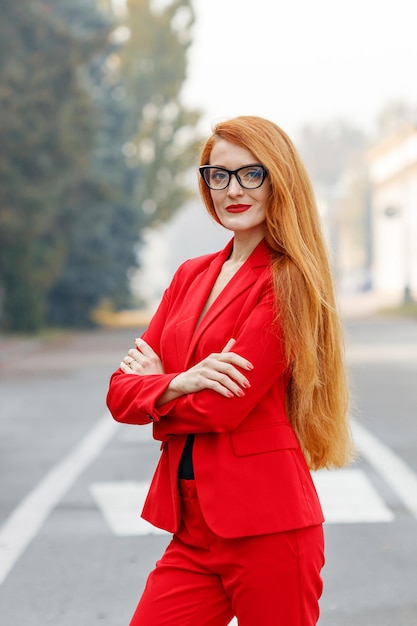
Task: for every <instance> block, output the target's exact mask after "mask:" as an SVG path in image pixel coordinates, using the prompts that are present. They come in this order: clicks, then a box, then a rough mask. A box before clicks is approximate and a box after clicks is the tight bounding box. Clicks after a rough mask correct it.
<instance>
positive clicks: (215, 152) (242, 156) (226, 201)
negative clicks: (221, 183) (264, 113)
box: [210, 139, 271, 237]
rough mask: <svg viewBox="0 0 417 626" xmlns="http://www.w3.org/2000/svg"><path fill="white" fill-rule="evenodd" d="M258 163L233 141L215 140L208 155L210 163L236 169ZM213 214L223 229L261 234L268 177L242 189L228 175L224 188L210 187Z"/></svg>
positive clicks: (268, 195)
mask: <svg viewBox="0 0 417 626" xmlns="http://www.w3.org/2000/svg"><path fill="white" fill-rule="evenodd" d="M255 163H258V160H257V159H256V158H255V156H254V155H253V154H252V152H250V151H249V150H247V149H246V148H242V147H241V146H238V145H236V144H234V143H230V142H229V141H225V140H224V139H218V140H217V141H216V142H215V144H214V146H213V149H212V151H211V154H210V165H217V166H219V167H224V168H226V169H228V170H237V169H238V168H240V167H244V166H246V165H253V164H255ZM210 193H211V198H212V200H213V204H214V209H215V211H216V215H217V217H218V219H219V221H220V223H221V224H222V226H224V227H225V228H227V229H229V230H232V231H234V232H235V233H236V234H237V233H241V234H245V235H246V236H247V235H250V234H257V235H258V234H259V235H261V236H262V237H263V236H264V224H265V214H266V207H267V203H268V199H269V197H270V193H271V184H270V182H269V180H268V177H266V178H265V180H264V182H263V184H262V185H261V186H260V187H258V188H257V189H245V188H244V187H242V186H241V185H240V184H239V182H238V180H237V178H236V176H233V175H232V176H231V178H230V182H229V185H228V186H227V187H226V189H222V190H218V189H216V190H214V189H210Z"/></svg>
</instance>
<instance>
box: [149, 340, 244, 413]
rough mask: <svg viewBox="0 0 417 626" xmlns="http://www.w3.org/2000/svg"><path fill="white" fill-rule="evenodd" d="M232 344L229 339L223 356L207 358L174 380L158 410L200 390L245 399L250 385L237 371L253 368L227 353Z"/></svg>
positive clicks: (213, 355) (162, 398)
mask: <svg viewBox="0 0 417 626" xmlns="http://www.w3.org/2000/svg"><path fill="white" fill-rule="evenodd" d="M235 342H236V340H235V339H230V340H229V341H228V342H227V344H226V346H225V347H224V348H223V350H222V352H218V353H213V354H210V355H209V356H208V357H206V358H205V359H203V360H202V361H200V362H199V363H197V364H196V365H194V366H193V367H191V368H190V369H189V370H186V371H185V372H182V373H181V374H178V376H176V377H175V378H173V379H172V380H171V382H170V384H169V386H168V389H167V390H166V391H165V393H164V394H163V395H162V397H161V398H160V399H159V402H158V406H160V405H161V404H165V403H166V402H169V400H173V399H175V398H178V397H180V396H183V395H185V394H188V393H196V392H198V391H202V390H203V389H211V390H212V391H215V392H216V393H219V394H220V395H222V396H225V397H226V398H232V397H233V396H239V397H241V396H244V395H245V392H244V391H243V389H247V388H248V387H250V383H249V381H248V379H247V378H246V376H245V375H244V374H243V373H242V372H241V371H240V370H241V369H243V370H247V371H250V370H252V369H253V365H252V363H250V361H248V360H247V359H245V358H243V357H242V356H240V355H239V354H236V353H235V352H231V351H230V350H231V348H232V347H233V345H234V344H235ZM238 368H240V369H238Z"/></svg>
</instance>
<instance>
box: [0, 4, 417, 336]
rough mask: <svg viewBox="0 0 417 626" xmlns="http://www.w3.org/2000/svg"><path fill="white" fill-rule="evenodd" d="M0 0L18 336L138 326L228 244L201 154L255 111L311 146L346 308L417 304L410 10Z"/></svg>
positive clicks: (0, 164)
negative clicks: (202, 189) (226, 125)
mask: <svg viewBox="0 0 417 626" xmlns="http://www.w3.org/2000/svg"><path fill="white" fill-rule="evenodd" d="M1 5H2V17H1V23H0V112H1V114H0V329H1V331H2V332H3V333H9V332H14V333H16V332H18V333H34V332H38V331H40V330H42V329H45V328H46V327H54V328H56V327H59V328H65V327H75V328H85V327H89V326H92V325H95V324H113V323H123V319H128V320H129V323H130V321H131V319H132V318H131V316H130V317H129V315H128V313H127V312H128V311H129V310H130V311H136V314H138V313H137V311H138V310H140V311H142V312H143V311H145V312H146V311H150V310H152V309H153V308H154V306H155V303H156V302H157V301H158V300H159V298H160V296H161V293H162V291H163V289H164V288H165V287H166V285H167V284H168V282H169V280H170V278H171V276H172V273H173V272H174V270H175V268H176V267H177V266H178V264H179V263H180V262H181V261H182V260H183V259H185V258H187V257H190V256H196V255H198V254H203V253H205V252H208V251H214V250H217V249H219V248H220V247H222V246H223V244H224V243H225V241H226V240H227V239H228V237H229V233H225V232H223V231H222V229H221V228H220V227H218V226H217V225H215V224H213V223H212V222H211V221H210V219H209V218H208V216H207V215H206V214H205V212H204V208H203V207H202V204H201V202H200V200H199V199H198V197H197V194H196V192H197V178H196V164H197V159H198V147H199V144H200V142H201V140H202V139H204V138H205V137H206V136H207V135H208V134H209V133H210V130H211V127H212V124H213V123H215V122H216V121H217V120H219V119H224V118H227V117H231V116H234V115H239V114H255V115H261V116H264V117H268V118H270V119H272V120H273V121H274V122H276V123H277V124H278V125H279V126H281V127H282V128H283V129H284V130H285V131H286V132H288V134H289V135H290V136H291V138H292V139H293V140H294V142H295V143H296V145H297V147H298V149H299V151H300V152H301V154H302V156H303V158H304V160H305V162H306V164H307V167H308V170H309V172H310V175H311V177H312V179H313V183H314V187H315V190H316V193H317V198H318V202H319V206H320V211H321V215H322V219H323V227H324V230H325V233H326V237H327V240H328V244H329V249H330V252H331V256H332V262H333V267H334V273H335V277H336V283H337V286H338V290H339V293H340V297H341V302H342V306H343V304H344V303H346V305H348V304H347V303H348V302H349V301H350V302H357V299H356V300H355V299H354V297H356V296H357V295H358V294H361V295H362V296H364V298H365V299H366V298H367V301H368V302H372V303H374V304H375V303H377V305H378V306H379V305H390V306H398V305H404V304H405V305H407V306H411V307H412V306H413V299H414V297H415V295H416V291H417V246H416V245H415V242H416V241H417V81H416V80H415V71H416V61H417V38H416V37H415V33H414V20H413V17H412V14H411V10H412V8H411V7H410V3H409V2H408V0H397V1H396V2H393V1H391V0H390V1H388V2H385V3H383V4H381V3H378V2H377V1H376V0H367V2H362V1H359V0H353V1H352V2H349V3H334V2H332V1H331V0H318V1H317V2H314V3H310V2H307V1H306V0H294V2H292V3H284V2H276V3H270V2H269V1H268V0H258V2H257V3H256V5H254V4H253V3H250V2H249V1H248V0H239V2H237V0H236V1H233V0H230V1H228V2H225V1H224V0H210V2H204V0H173V1H171V2H170V1H168V0H165V1H163V0H159V1H156V0H155V1H154V2H151V1H149V0H50V1H48V0H19V2H2V3H1ZM352 298H353V300H352ZM364 298H362V300H363V301H365V300H364ZM121 311H122V312H123V313H122V314H121V313H120V312H121ZM123 315H124V316H125V317H123ZM126 315H127V316H128V317H127V318H126Z"/></svg>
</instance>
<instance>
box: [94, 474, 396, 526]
mask: <svg viewBox="0 0 417 626" xmlns="http://www.w3.org/2000/svg"><path fill="white" fill-rule="evenodd" d="M313 478H314V482H315V484H316V488H317V491H318V493H319V497H320V500H321V503H322V506H323V510H324V515H325V518H326V521H327V523H329V524H340V523H342V524H349V523H358V522H361V523H366V522H391V521H392V520H393V519H394V515H393V513H392V511H390V510H389V509H388V508H387V507H386V506H385V504H384V502H383V500H382V499H381V498H380V496H379V495H378V493H377V492H376V490H375V489H374V487H373V486H372V484H371V482H370V481H369V480H368V478H367V477H366V475H365V473H364V472H363V471H362V470H358V469H345V470H335V471H330V472H329V471H323V472H317V473H315V475H314V477H313ZM148 489H149V483H148V482H105V483H94V484H92V485H90V492H91V494H92V496H93V498H94V500H95V502H96V504H97V505H98V507H99V509H100V511H101V513H102V515H103V517H104V519H105V520H106V522H107V524H108V525H109V527H110V529H111V531H112V532H113V533H114V534H115V535H119V536H121V537H126V536H130V535H149V534H159V533H164V531H163V530H160V529H158V528H155V527H154V526H152V525H151V524H149V523H148V522H146V521H145V520H144V519H142V518H141V517H140V512H141V510H142V507H143V503H144V501H145V498H146V494H147V493H148Z"/></svg>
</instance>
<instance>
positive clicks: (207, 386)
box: [108, 117, 351, 626]
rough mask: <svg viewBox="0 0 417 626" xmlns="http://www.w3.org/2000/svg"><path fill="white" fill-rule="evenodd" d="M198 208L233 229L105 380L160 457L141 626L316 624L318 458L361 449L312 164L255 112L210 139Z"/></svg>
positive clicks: (189, 273) (336, 458) (116, 411)
mask: <svg viewBox="0 0 417 626" xmlns="http://www.w3.org/2000/svg"><path fill="white" fill-rule="evenodd" d="M200 174H201V178H200V181H199V183H200V191H201V195H202V198H203V200H204V203H205V205H206V207H207V209H208V211H209V213H210V214H211V215H212V216H213V218H214V219H215V220H216V221H217V222H219V223H220V224H221V225H222V226H223V227H224V228H226V229H228V230H230V231H231V232H232V233H233V238H232V240H231V241H230V243H229V244H228V245H227V246H226V248H225V249H224V250H223V251H221V252H219V253H216V254H210V255H206V256H203V257H199V258H196V259H193V260H190V261H187V262H185V263H184V264H183V265H181V267H180V268H179V269H178V271H177V272H176V274H175V276H174V278H173V280H172V283H171V285H170V286H169V288H168V289H167V290H166V292H165V294H164V296H163V299H162V302H161V304H160V306H159V308H158V310H157V312H156V314H155V316H154V317H153V319H152V321H151V323H150V325H149V328H148V329H147V330H146V332H145V333H144V335H143V336H142V337H141V338H140V339H137V340H136V342H135V343H136V347H135V348H133V349H131V350H129V352H128V354H127V356H126V357H125V358H124V360H123V361H122V363H121V364H120V369H119V370H118V371H117V372H115V373H114V374H113V376H112V379H111V382H110V388H109V393H108V406H109V408H110V411H111V412H112V414H113V416H114V418H115V419H116V420H118V421H120V422H123V423H129V424H147V423H149V422H153V433H154V437H155V439H157V440H160V441H161V442H162V443H161V448H162V455H161V458H160V461H159V464H158V467H157V469H156V472H155V475H154V478H153V480H152V484H151V486H150V489H149V494H148V496H147V499H146V502H145V505H144V509H143V512H142V515H143V517H144V518H145V519H147V520H148V521H150V522H151V523H153V524H154V525H156V526H158V527H160V528H164V529H165V530H167V531H169V532H172V533H173V535H174V536H173V539H172V541H171V543H170V544H169V546H168V548H167V550H166V552H165V554H164V555H163V556H162V558H161V560H160V561H159V562H158V563H157V565H156V568H155V570H154V571H153V572H152V573H151V574H150V576H149V578H148V581H147V584H146V588H145V591H144V593H143V595H142V598H141V600H140V602H139V605H138V607H137V609H136V612H135V614H134V616H133V618H132V621H131V626H139V625H140V626H163V625H164V626H166V625H169V626H187V625H195V626H205V625H210V626H225V625H226V624H228V622H229V621H230V620H231V618H232V616H233V615H236V616H237V618H238V621H239V625H240V626H269V625H278V624H279V626H313V625H314V624H316V623H317V620H318V615H319V608H318V600H319V598H320V595H321V591H322V581H321V578H320V570H321V568H322V566H323V562H324V557H323V533H322V523H323V515H322V511H321V508H320V504H319V501H318V498H317V494H316V491H315V489H314V486H313V482H312V479H311V476H310V472H309V468H311V469H318V468H323V467H330V466H342V465H344V464H346V463H347V461H348V460H349V457H350V451H351V440H350V436H349V428H348V422H347V390H346V382H345V373H344V368H343V359H342V350H341V331H340V326H339V321H338V317H337V314H336V311H335V304H334V295H333V288H332V281H331V274H330V269H329V263H328V259H327V256H326V252H325V246H324V243H323V239H322V235H321V232H320V226H319V218H318V214H317V209H316V206H315V202H314V197H313V193H312V189H311V185H310V182H309V180H308V176H307V174H306V171H305V169H304V167H303V165H302V163H301V161H300V158H299V156H298V155H297V152H296V150H295V148H294V146H293V144H292V143H291V141H290V140H289V138H288V137H287V136H286V134H285V133H284V132H283V131H282V130H281V129H280V128H279V127H277V126H276V125H275V124H274V123H272V122H270V121H267V120H265V119H262V118H258V117H238V118H235V119H232V120H229V121H226V122H222V123H219V124H218V125H217V126H216V127H215V129H214V132H213V134H212V136H211V137H210V138H209V139H208V141H207V142H206V144H205V146H204V147H203V150H202V155H201V167H200Z"/></svg>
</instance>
